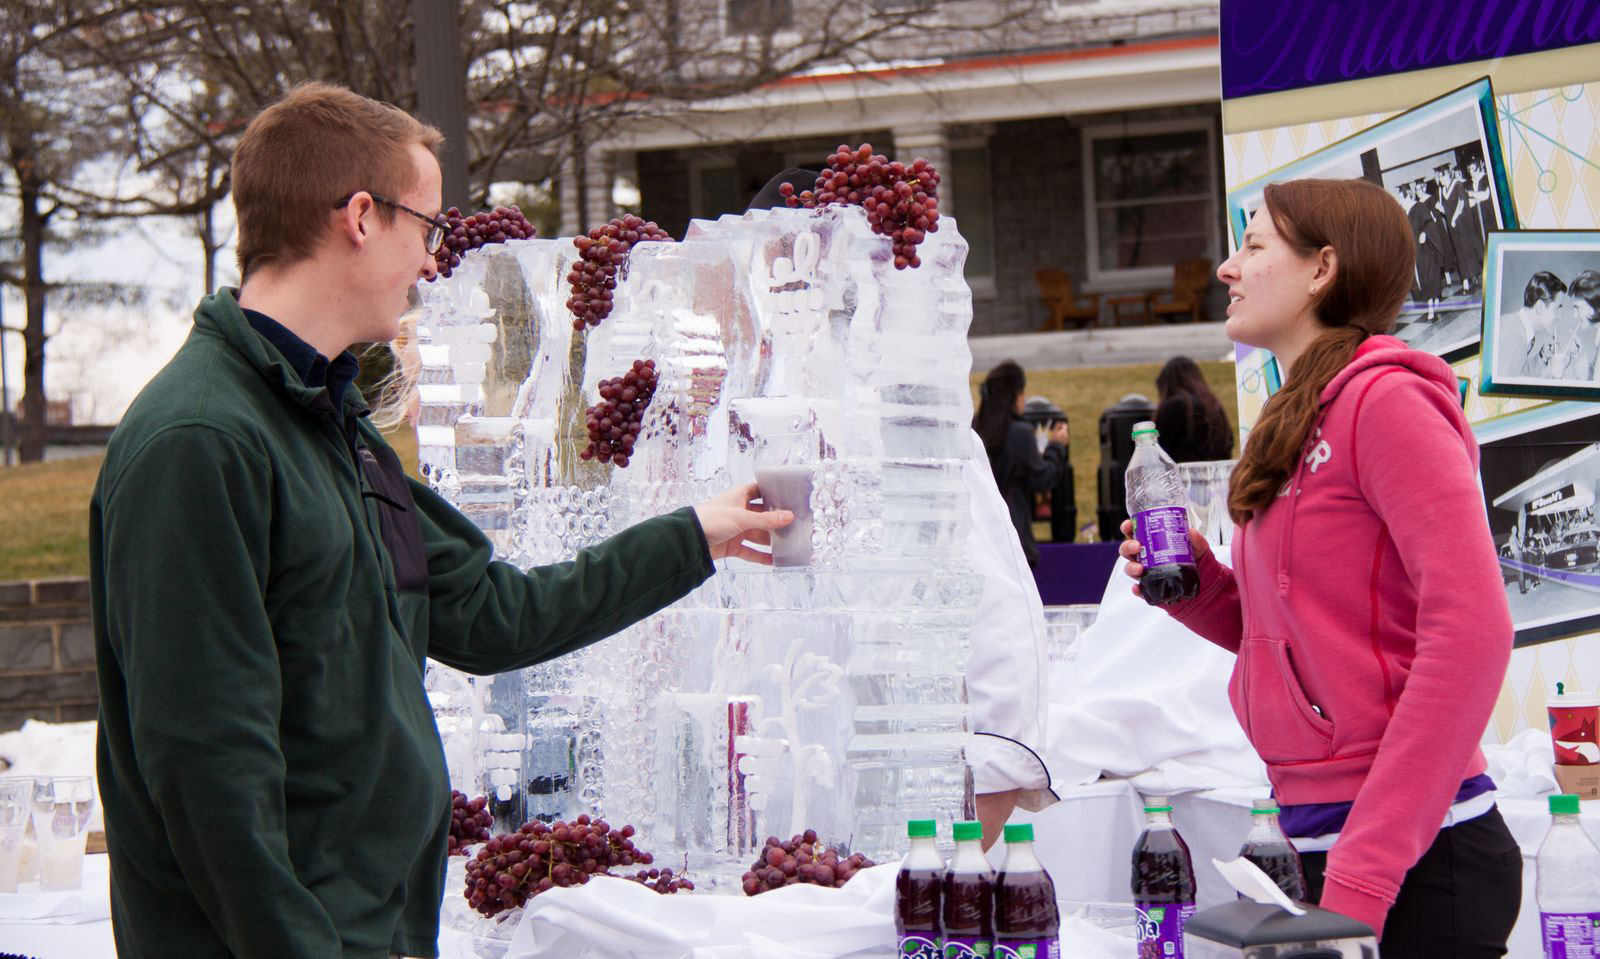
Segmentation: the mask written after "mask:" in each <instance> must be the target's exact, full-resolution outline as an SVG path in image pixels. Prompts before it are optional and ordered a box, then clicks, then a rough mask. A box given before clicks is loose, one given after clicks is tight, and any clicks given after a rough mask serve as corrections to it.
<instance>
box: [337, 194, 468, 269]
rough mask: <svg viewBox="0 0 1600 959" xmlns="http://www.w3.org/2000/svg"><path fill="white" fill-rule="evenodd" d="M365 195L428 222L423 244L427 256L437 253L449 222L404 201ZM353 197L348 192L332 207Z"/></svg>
mask: <svg viewBox="0 0 1600 959" xmlns="http://www.w3.org/2000/svg"><path fill="white" fill-rule="evenodd" d="M367 196H370V197H372V200H373V202H374V203H382V204H383V205H384V206H389V207H394V208H395V209H396V210H399V211H400V212H401V213H409V214H411V215H412V216H414V217H416V218H417V219H419V220H421V221H422V222H424V223H426V224H428V226H429V227H431V229H429V230H428V235H427V237H426V239H424V240H423V246H424V248H425V249H426V250H427V251H428V255H429V256H435V255H437V254H438V252H439V250H440V249H442V248H443V247H444V238H445V235H446V234H448V233H449V232H450V224H449V223H447V222H445V220H444V218H443V217H437V216H429V215H428V214H426V213H418V212H417V211H416V210H413V209H411V208H410V207H408V206H406V205H405V204H404V203H396V202H395V201H393V200H391V199H389V198H388V197H384V196H379V195H378V194H376V193H368V194H367ZM354 197H355V194H354V193H352V194H350V195H349V196H347V197H345V198H344V199H342V200H340V201H339V202H338V203H335V204H334V205H333V208H334V209H335V210H341V209H343V208H345V207H347V206H349V205H350V200H351V199H352V198H354Z"/></svg>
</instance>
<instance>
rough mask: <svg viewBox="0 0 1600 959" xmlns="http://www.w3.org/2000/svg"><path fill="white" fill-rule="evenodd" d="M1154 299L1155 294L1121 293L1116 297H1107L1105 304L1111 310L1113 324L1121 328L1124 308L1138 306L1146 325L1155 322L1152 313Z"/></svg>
mask: <svg viewBox="0 0 1600 959" xmlns="http://www.w3.org/2000/svg"><path fill="white" fill-rule="evenodd" d="M1153 298H1154V294H1152V293H1119V294H1117V295H1116V296H1108V297H1106V298H1105V301H1104V302H1105V304H1106V306H1108V307H1110V308H1111V322H1112V324H1113V325H1114V326H1121V325H1122V308H1123V307H1125V306H1137V307H1138V308H1139V310H1140V312H1141V313H1143V314H1144V321H1145V322H1146V323H1153V322H1155V317H1154V316H1152V315H1151V313H1150V301H1151V299H1153Z"/></svg>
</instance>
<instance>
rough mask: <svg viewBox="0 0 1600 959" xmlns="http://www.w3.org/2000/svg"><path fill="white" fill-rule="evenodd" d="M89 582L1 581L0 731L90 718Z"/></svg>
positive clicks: (93, 702)
mask: <svg viewBox="0 0 1600 959" xmlns="http://www.w3.org/2000/svg"><path fill="white" fill-rule="evenodd" d="M98 703H99V694H98V692H97V690H96V688H95V675H94V637H93V634H92V633H91V632H90V629H89V581H88V580H87V579H81V578H78V579H41V580H33V581H23V582H11V583H0V732H5V731H8V730H12V729H16V728H18V727H19V726H21V725H22V724H23V722H24V721H25V720H28V719H43V720H47V721H49V722H72V721H74V720H80V719H93V718H95V710H96V708H97V704H98Z"/></svg>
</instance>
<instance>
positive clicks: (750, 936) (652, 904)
mask: <svg viewBox="0 0 1600 959" xmlns="http://www.w3.org/2000/svg"><path fill="white" fill-rule="evenodd" d="M899 871H900V864H899V863H885V864H884V865H881V866H874V867H873V868H871V869H865V870H862V871H861V872H859V873H857V874H856V875H855V876H853V877H852V878H851V880H850V881H849V882H848V883H846V884H845V885H844V887H843V888H842V889H824V888H822V887H821V886H813V885H809V884H802V885H796V886H785V887H784V888H782V889H775V890H773V891H771V892H764V893H762V894H761V895H759V896H743V895H731V896H713V895H703V894H701V895H696V894H694V893H679V894H676V895H669V896H663V895H661V894H659V893H657V892H654V891H652V890H649V889H646V888H645V887H643V886H641V885H639V884H638V883H636V882H631V881H629V880H626V879H613V878H610V877H604V876H602V877H600V878H598V879H592V880H590V881H589V882H588V883H587V884H585V885H582V886H572V887H567V888H560V889H552V890H551V891H549V892H546V893H543V894H541V895H539V896H537V897H535V898H534V899H533V900H532V901H531V902H530V903H529V904H528V906H527V907H526V910H525V911H524V913H523V916H522V921H521V923H519V924H518V926H517V930H516V932H515V934H513V936H512V938H511V948H510V950H509V951H508V952H507V953H506V959H545V957H552V956H559V957H561V959H749V957H752V956H760V957H761V959H878V957H883V959H890V957H893V956H894V954H895V930H894V879H895V874H896V873H898V872H899Z"/></svg>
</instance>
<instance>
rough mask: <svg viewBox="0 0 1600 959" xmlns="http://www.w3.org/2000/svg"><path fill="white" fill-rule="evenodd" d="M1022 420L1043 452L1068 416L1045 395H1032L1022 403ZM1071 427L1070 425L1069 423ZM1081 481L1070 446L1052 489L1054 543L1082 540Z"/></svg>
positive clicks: (1052, 540) (1051, 517) (1051, 529)
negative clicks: (1052, 431) (1049, 436)
mask: <svg viewBox="0 0 1600 959" xmlns="http://www.w3.org/2000/svg"><path fill="white" fill-rule="evenodd" d="M1022 419H1023V421H1024V422H1026V423H1027V424H1028V425H1029V426H1032V427H1033V429H1034V433H1035V434H1036V435H1037V436H1038V439H1039V443H1040V445H1041V450H1042V448H1043V444H1044V443H1045V434H1047V433H1048V432H1049V431H1050V427H1051V426H1052V425H1054V424H1056V423H1066V422H1068V421H1067V414H1066V413H1065V412H1063V411H1062V409H1061V407H1059V406H1057V405H1055V404H1054V403H1052V402H1050V401H1049V400H1048V399H1045V398H1044V397H1042V396H1031V397H1029V398H1028V400H1027V402H1025V403H1023V404H1022ZM1069 425H1070V424H1069ZM1077 489H1078V484H1077V480H1076V479H1075V478H1074V477H1073V474H1072V444H1071V443H1068V444H1067V460H1066V466H1065V468H1064V469H1062V471H1061V475H1060V476H1058V477H1056V484H1055V486H1053V487H1051V488H1050V541H1051V542H1052V543H1071V542H1073V541H1074V540H1076V539H1077V538H1078V501H1077Z"/></svg>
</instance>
